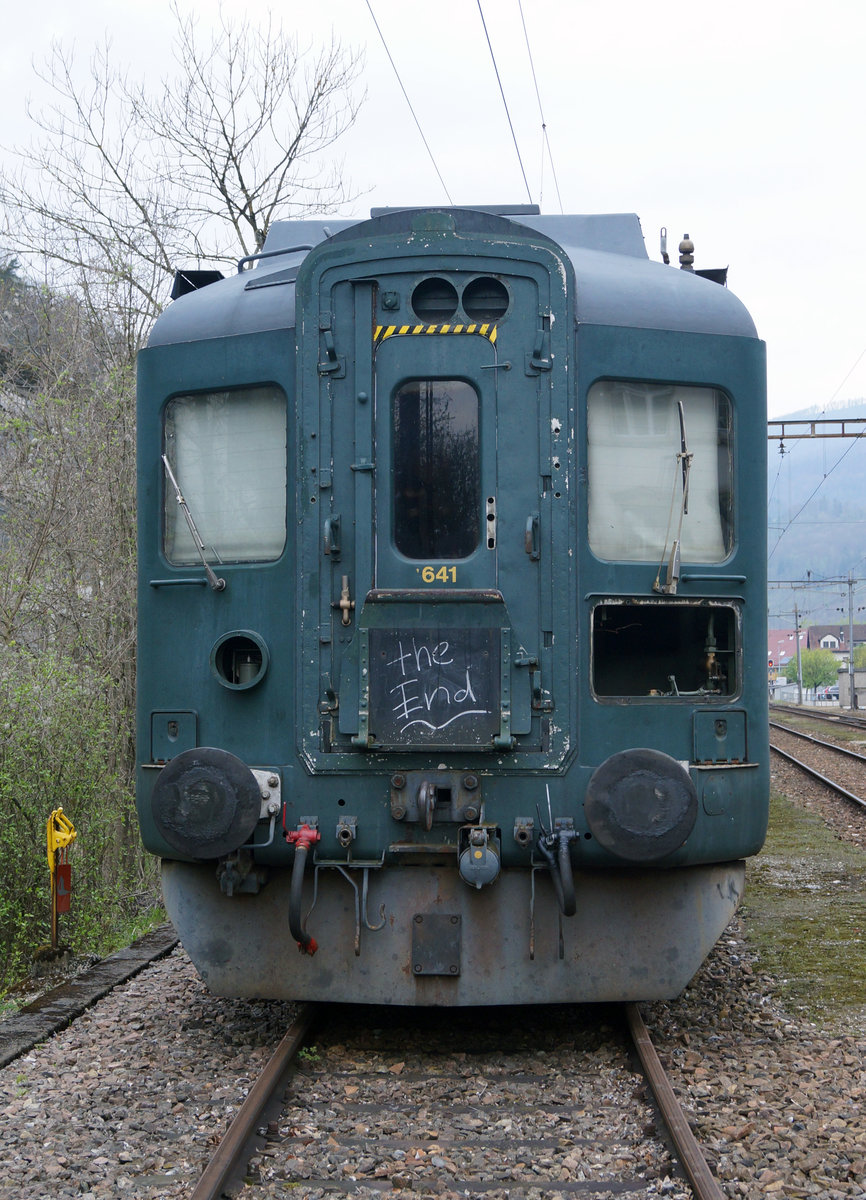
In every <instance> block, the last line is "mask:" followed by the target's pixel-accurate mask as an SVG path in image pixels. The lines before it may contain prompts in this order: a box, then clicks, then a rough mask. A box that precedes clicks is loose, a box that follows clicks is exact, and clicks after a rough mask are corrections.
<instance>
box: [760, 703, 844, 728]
mask: <svg viewBox="0 0 866 1200" xmlns="http://www.w3.org/2000/svg"><path fill="white" fill-rule="evenodd" d="M770 713H771V715H772V714H773V713H778V714H779V715H780V716H782V715H784V716H789V717H799V718H801V719H802V720H809V721H816V722H819V723H821V724H824V725H829V726H833V725H835V726H836V727H837V728H843V729H857V730H866V717H856V716H854V714H853V713H851V712H850V711H848V710H840V709H836V710H835V711H823V710H821V709H819V708H808V707H805V708H804V707H803V706H802V705H798V704H771V705H770Z"/></svg>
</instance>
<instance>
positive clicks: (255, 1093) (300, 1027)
mask: <svg viewBox="0 0 866 1200" xmlns="http://www.w3.org/2000/svg"><path fill="white" fill-rule="evenodd" d="M316 1011H317V1009H316V1006H315V1005H313V1004H304V1005H302V1006H301V1009H300V1011H299V1013H298V1015H297V1017H295V1019H294V1021H293V1022H292V1023H291V1025H290V1026H289V1029H288V1032H287V1033H286V1036H285V1037H284V1038H283V1040H282V1041H281V1042H280V1044H279V1046H277V1048H276V1050H275V1051H274V1053H273V1054H272V1056H271V1058H270V1060H269V1061H268V1064H267V1066H266V1067H265V1069H264V1070H263V1071H262V1073H261V1075H260V1076H259V1077H258V1079H257V1080H256V1082H255V1083H254V1084H253V1086H252V1087H251V1088H250V1090H249V1092H248V1093H247V1097H246V1099H245V1100H244V1102H243V1104H242V1105H241V1107H240V1108H239V1109H238V1113H237V1116H236V1117H235V1119H234V1120H233V1121H232V1123H231V1125H230V1126H229V1127H228V1129H227V1130H226V1132H225V1134H224V1136H223V1138H222V1140H221V1141H220V1144H219V1146H218V1147H217V1149H216V1151H215V1152H214V1154H213V1157H212V1158H211V1160H210V1162H209V1163H208V1164H207V1166H206V1167H205V1169H204V1172H203V1173H202V1176H201V1178H200V1179H199V1181H198V1183H197V1184H196V1186H195V1190H194V1191H193V1193H192V1196H191V1197H190V1200H219V1198H220V1197H221V1196H222V1194H223V1188H224V1186H225V1184H226V1182H227V1181H228V1179H229V1178H230V1176H231V1174H232V1172H233V1171H234V1170H235V1168H236V1167H237V1165H238V1162H239V1160H240V1156H241V1155H242V1154H243V1151H244V1147H245V1146H246V1145H247V1142H248V1141H249V1138H250V1137H251V1135H252V1133H253V1130H254V1129H255V1128H256V1124H257V1122H258V1120H259V1118H260V1117H261V1114H262V1112H263V1110H264V1108H265V1105H266V1104H267V1103H268V1101H269V1100H270V1098H271V1097H272V1096H273V1095H274V1093H275V1092H276V1090H277V1089H278V1088H279V1086H280V1084H281V1083H282V1082H283V1080H284V1079H285V1078H286V1076H287V1075H288V1073H289V1071H290V1069H291V1065H292V1061H293V1059H294V1057H295V1055H296V1054H297V1052H298V1050H299V1049H300V1046H301V1043H302V1042H303V1040H304V1038H305V1037H306V1034H307V1030H308V1029H309V1028H310V1025H311V1023H312V1020H313V1017H314V1015H315V1013H316Z"/></svg>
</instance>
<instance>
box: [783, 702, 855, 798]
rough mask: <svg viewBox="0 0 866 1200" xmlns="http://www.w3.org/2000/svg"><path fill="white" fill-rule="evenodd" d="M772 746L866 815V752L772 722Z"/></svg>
mask: <svg viewBox="0 0 866 1200" xmlns="http://www.w3.org/2000/svg"><path fill="white" fill-rule="evenodd" d="M770 739H771V748H772V749H773V750H774V751H776V753H777V754H781V755H782V756H783V757H784V758H785V759H786V760H787V761H788V762H790V763H792V764H793V765H794V766H795V767H797V768H798V769H799V770H801V771H804V772H805V773H807V774H808V775H810V776H811V777H812V778H813V779H815V780H817V781H818V782H820V783H821V784H822V785H823V786H825V787H828V788H830V789H832V790H833V791H834V792H835V793H837V794H838V795H840V796H842V797H844V798H845V800H846V801H847V802H848V803H850V804H852V805H854V806H855V807H857V808H858V809H859V810H860V811H861V812H862V813H863V814H864V816H866V755H863V754H861V753H860V752H859V751H855V750H852V749H850V748H849V747H846V746H840V745H836V744H834V743H832V742H827V741H824V740H822V739H820V738H816V737H814V736H813V735H811V734H808V733H805V732H803V731H802V730H799V729H791V728H790V727H788V726H785V725H781V724H779V723H777V722H775V721H771V722H770Z"/></svg>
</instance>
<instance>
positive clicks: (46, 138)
mask: <svg viewBox="0 0 866 1200" xmlns="http://www.w3.org/2000/svg"><path fill="white" fill-rule="evenodd" d="M173 13H174V17H175V20H176V22H177V31H176V37H175V44H174V58H175V63H176V69H175V71H174V73H173V75H172V76H171V77H170V78H166V79H164V80H162V81H161V83H160V84H159V86H158V87H157V88H156V89H153V88H151V87H150V86H148V84H146V83H145V82H142V81H136V80H134V79H132V78H130V76H129V75H128V73H127V71H126V70H119V69H118V68H117V67H115V66H114V64H113V62H112V56H111V47H110V45H109V44H108V43H106V44H104V45H103V46H102V47H100V48H99V49H98V50H97V51H96V52H95V53H94V55H93V57H92V58H91V60H90V64H89V71H88V72H87V74H86V76H85V78H84V79H83V80H82V78H81V76H80V73H79V71H78V69H77V66H76V62H75V59H74V56H73V54H72V53H71V52H69V51H68V50H66V49H65V48H64V47H63V46H62V45H60V44H55V45H54V46H53V47H52V50H51V53H50V55H49V57H48V59H47V62H46V63H45V65H44V66H43V67H42V68H41V69H40V70H38V71H37V74H38V75H39V77H40V78H41V79H42V80H43V82H44V83H45V84H46V85H47V86H48V88H49V89H50V90H51V92H52V93H53V99H52V100H51V102H50V103H49V104H48V105H47V106H45V107H43V108H40V109H36V108H34V107H30V108H29V109H28V113H29V116H30V118H31V120H32V122H33V123H34V125H35V128H36V130H37V135H36V138H35V140H34V141H33V143H32V144H31V145H30V146H28V147H27V148H24V149H20V150H18V151H16V152H15V156H16V165H15V166H14V168H13V169H12V170H11V171H0V209H2V212H3V217H4V226H5V228H4V229H3V234H4V236H5V240H6V241H7V242H8V248H9V252H10V253H13V252H14V254H16V255H17V256H19V257H21V258H31V257H41V258H44V259H45V260H46V261H47V262H48V264H49V266H50V272H51V273H50V277H49V278H50V282H51V283H52V285H53V286H55V287H56V286H68V285H70V284H71V285H72V286H74V288H75V289H76V290H77V291H78V293H79V295H80V296H82V297H83V298H84V300H85V302H86V303H87V304H88V305H89V306H90V307H92V308H93V309H94V310H100V311H102V312H105V311H111V312H113V313H114V314H115V321H116V323H118V325H119V326H121V327H122V333H123V341H124V343H125V345H126V346H127V347H128V350H130V351H133V352H134V350H135V349H136V348H137V347H138V345H140V344H141V341H142V340H143V337H144V335H145V333H146V331H147V329H148V327H149V325H150V324H151V322H152V321H153V319H154V317H155V316H156V315H157V314H158V312H159V310H160V307H161V305H162V303H163V301H164V299H165V294H166V287H165V285H166V280H167V278H170V277H171V275H172V274H173V273H174V271H175V269H176V268H178V267H183V266H187V267H189V266H192V265H194V264H195V265H198V264H201V263H202V262H211V263H212V262H215V261H216V262H228V261H231V260H232V259H237V258H238V257H241V256H245V255H247V254H254V253H256V251H258V250H260V249H261V247H262V244H263V242H264V239H265V236H266V234H267V231H268V227H269V225H270V223H271V221H272V220H273V219H274V217H275V216H279V215H282V216H286V217H288V216H298V215H303V214H305V213H308V212H311V211H318V212H327V211H333V210H334V209H335V208H336V207H338V206H339V205H340V204H342V203H344V202H345V201H346V200H347V199H348V194H347V191H346V189H345V186H344V181H343V177H342V171H341V168H340V165H339V164H331V165H330V166H329V167H326V166H325V165H324V156H325V154H326V152H328V151H329V150H330V149H331V148H332V147H333V145H334V143H335V142H336V141H337V140H338V139H339V137H340V136H341V135H342V134H343V133H344V132H345V131H346V129H348V128H349V127H350V126H351V125H352V123H353V122H354V120H355V117H356V115H357V112H358V107H359V103H360V100H359V98H358V97H357V96H356V95H355V94H354V91H353V89H354V88H355V85H356V83H357V79H358V75H359V71H360V65H361V59H360V56H359V55H358V54H357V53H355V52H352V51H348V50H345V49H343V48H342V47H341V45H340V43H339V42H338V41H336V40H335V39H332V40H331V42H330V43H329V44H328V45H326V46H324V47H322V48H320V49H313V48H311V47H306V48H301V47H299V45H298V41H297V38H296V37H294V36H290V35H288V34H286V33H285V32H284V31H283V29H282V28H281V27H280V26H276V27H275V26H274V24H273V23H272V21H270V20H269V21H268V23H267V24H266V25H265V26H263V27H259V26H257V25H253V24H252V23H251V22H250V21H249V20H247V19H244V20H243V21H241V22H239V23H233V22H232V21H230V20H229V19H228V18H226V17H225V16H224V15H222V14H221V16H220V27H219V29H218V30H217V31H216V32H215V33H212V34H210V35H208V36H206V37H202V36H201V35H200V33H199V30H198V27H197V25H196V20H195V18H194V17H193V16H185V15H183V14H181V13H180V11H179V9H178V8H177V6H175V7H174V8H173Z"/></svg>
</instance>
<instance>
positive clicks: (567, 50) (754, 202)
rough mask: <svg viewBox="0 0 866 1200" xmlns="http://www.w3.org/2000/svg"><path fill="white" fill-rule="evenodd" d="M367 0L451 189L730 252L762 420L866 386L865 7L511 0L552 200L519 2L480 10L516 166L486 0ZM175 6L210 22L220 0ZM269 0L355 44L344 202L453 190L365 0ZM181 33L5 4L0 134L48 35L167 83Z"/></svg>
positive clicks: (458, 198)
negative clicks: (106, 41) (602, 215)
mask: <svg viewBox="0 0 866 1200" xmlns="http://www.w3.org/2000/svg"><path fill="white" fill-rule="evenodd" d="M370 4H371V6H372V9H373V12H374V13H375V15H376V18H377V20H378V22H379V26H380V28H381V30H382V33H383V34H384V37H385V39H386V41H387V43H388V48H389V50H390V52H391V55H392V57H393V59H394V61H395V64H396V66H397V69H398V70H399V72H400V76H401V78H402V81H403V84H404V86H405V88H406V90H407V92H408V93H409V97H410V99H411V101H412V104H413V106H414V109H415V112H416V114H417V116H418V118H419V120H420V123H421V126H422V128H423V131H424V135H425V137H426V139H427V142H428V143H429V146H430V148H431V151H432V153H433V156H434V158H435V160H436V167H438V171H439V173H440V174H441V175H442V177H443V179H444V183H445V187H446V188H447V190H448V193H449V194H450V196H451V198H452V200H453V201H454V202H455V203H458V204H471V203H495V202H507V203H524V202H526V201H527V200H528V198H529V197H528V196H527V184H528V191H529V194H530V195H531V199H532V200H533V202H535V203H540V204H541V206H542V211H543V212H547V213H558V212H560V211H564V212H567V213H592V212H636V213H637V214H638V216H639V217H640V219H641V223H642V226H643V231H644V236H645V238H646V243H647V249H648V251H649V253H650V256H651V257H653V258H657V257H658V241H659V229H660V227H661V226H666V227H667V229H668V237H669V243H670V247H671V249H672V251H673V255H672V257H675V252H676V246H677V243H678V242H679V240H680V238H681V237H682V236H683V234H685V233H689V234H690V235H691V237H692V239H693V240H694V242H695V247H696V250H695V265H696V266H698V267H718V266H730V273H729V277H728V283H729V287H730V288H731V290H732V291H734V292H735V293H736V294H737V295H738V296H739V297H740V298H741V299H742V300H743V301H744V302H745V304H746V305H747V307H748V308H749V309H750V311H751V313H752V315H753V317H754V319H755V322H756V324H757V327H758V332H759V334H760V335H761V337H763V338H764V339H765V340H766V342H767V344H768V356H769V395H770V413H771V415H781V414H783V413H788V412H791V411H793V410H796V409H799V408H803V407H806V406H810V405H819V406H824V405H826V404H830V403H833V404H838V403H840V402H843V401H846V400H848V399H853V398H866V302H864V298H863V297H864V288H866V186H864V184H866V154H864V133H863V125H864V114H866V0H824V2H823V3H821V4H815V3H807V2H806V0H726V2H725V3H724V4H709V3H700V2H699V0H698V2H696V0H522V9H523V16H524V18H525V22H526V29H527V33H528V38H529V44H530V48H531V51H532V61H533V62H534V65H535V72H536V78H537V82H538V89H539V91H540V98H541V108H542V111H543V114H544V120H545V122H546V126H547V134H548V139H549V143H550V147H551V150H552V154H553V167H554V169H555V172H556V179H557V181H558V185H559V188H558V190H559V195H557V190H556V187H555V186H554V179H553V174H552V172H551V168H550V163H549V161H545V162H544V164H543V169H542V163H543V156H542V132H541V115H540V112H539V101H538V98H537V96H536V89H535V84H534V82H533V76H532V70H531V65H530V57H529V54H528V52H527V47H526V41H525V39H524V33H523V25H522V23H521V14H520V4H519V3H518V0H482V8H483V12H484V16H485V19H486V22H487V29H488V32H489V35H490V40H491V42H492V46H493V51H494V54H495V56H496V62H497V65H498V68H499V73H500V77H501V80H502V86H503V88H504V91H505V98H506V100H507V103H508V107H509V111H510V114H511V119H512V122H513V125H514V131H515V135H516V139H517V142H518V146H519V149H520V155H521V158H522V163H523V170H521V166H520V161H519V160H518V157H517V153H516V151H515V148H514V143H513V140H512V135H511V132H510V130H509V126H508V121H507V118H506V115H505V109H504V106H503V102H502V99H501V96H500V92H499V86H498V84H497V79H496V75H495V72H494V68H493V63H492V60H491V55H490V51H489V49H488V46H487V41H486V38H485V33H484V28H483V25H482V22H481V18H480V16H479V9H478V2H477V0H438V3H436V4H421V3H413V2H412V0H370ZM180 7H181V9H182V10H183V11H188V10H190V9H193V10H194V11H196V12H197V13H198V14H199V15H200V19H201V23H202V26H207V25H209V24H211V23H212V22H213V21H214V19H215V17H216V13H217V9H218V5H217V3H216V0H199V2H198V3H195V4H190V3H189V2H188V0H180ZM268 7H269V6H268V4H267V3H258V2H257V0H245V2H241V0H225V2H224V4H223V8H224V10H225V12H226V13H229V14H231V13H233V12H237V13H238V15H241V14H243V13H244V12H246V13H248V14H249V15H250V16H252V17H254V16H255V15H256V14H257V13H262V14H264V13H265V12H266V10H267V8H268ZM270 7H271V8H272V9H273V11H274V12H275V13H278V14H280V15H281V16H282V18H283V20H284V22H285V24H286V26H287V27H293V28H296V29H297V31H298V34H299V36H300V37H301V38H302V39H303V38H304V37H306V36H309V37H313V38H316V39H319V38H321V37H322V36H326V35H329V33H330V29H331V27H333V28H334V29H335V31H336V32H337V34H338V35H339V36H340V38H342V39H343V41H344V42H345V43H346V44H348V45H351V46H354V47H358V48H363V49H364V50H365V55H366V69H365V72H364V83H365V86H366V90H367V100H366V103H365V105H364V107H363V109H362V112H361V116H360V119H359V121H358V123H357V125H356V127H355V128H354V129H353V130H352V131H351V133H350V134H349V135H347V136H346V138H345V141H344V143H343V145H342V148H341V157H342V159H343V161H344V166H345V173H346V175H347V176H348V177H349V178H350V179H351V181H352V183H353V184H354V187H355V189H356V190H357V192H358V193H359V199H358V200H357V201H356V202H355V203H354V205H353V206H352V208H351V209H350V210H346V212H345V213H344V214H343V215H346V216H364V215H366V214H367V212H368V210H369V208H370V207H371V206H372V205H388V204H390V205H394V204H423V203H434V204H441V203H447V196H446V194H445V192H444V191H443V187H442V184H441V183H440V181H439V178H438V177H437V173H436V170H435V169H434V167H433V165H432V163H431V161H430V157H429V156H428V153H427V151H426V150H425V148H424V145H423V142H422V141H421V138H420V135H419V134H418V131H417V128H416V126H415V123H414V121H413V119H412V116H411V114H410V112H409V110H408V108H407V105H406V101H405V100H404V98H403V95H402V93H401V91H400V88H399V84H398V82H397V79H396V77H395V75H394V71H393V69H392V67H391V65H390V64H389V62H388V59H387V57H386V55H385V51H384V49H383V47H382V42H381V40H380V38H379V34H378V33H377V31H376V27H375V25H374V23H373V20H372V17H371V15H370V10H369V8H368V5H367V3H366V0H320V2H319V3H317V0H304V2H303V3H301V2H299V0H282V2H281V3H272V4H271V5H270ZM172 28H173V20H172V17H171V13H170V8H169V4H168V2H167V0H123V3H122V4H118V3H117V2H116V0H110V2H109V0H76V2H75V3H74V4H70V3H69V0H63V2H62V3H58V2H55V0H40V3H39V4H38V5H33V7H32V8H30V7H29V6H25V5H18V6H17V8H16V9H15V10H12V11H9V12H8V13H7V15H6V16H5V18H4V32H3V39H2V42H0V72H2V76H0V77H2V79H3V104H2V106H0V146H3V147H8V146H9V145H10V144H14V143H20V142H22V141H26V140H27V138H28V136H29V135H28V126H27V122H26V118H25V114H24V102H25V98H26V97H27V96H30V97H31V98H32V99H33V100H34V101H37V102H38V101H39V99H40V95H41V93H40V87H41V85H40V84H39V81H38V80H37V79H36V77H35V75H34V73H33V66H32V64H33V61H34V60H37V61H38V60H40V59H41V58H43V57H44V55H45V53H46V52H47V50H48V47H49V45H50V43H51V40H52V39H53V38H57V39H60V40H61V41H63V42H64V43H66V44H67V45H72V44H73V43H74V45H75V48H76V54H77V55H79V56H80V57H81V58H82V60H86V59H87V57H88V56H89V53H90V50H91V48H92V47H93V46H94V44H95V43H96V42H98V41H100V40H102V39H103V38H104V36H105V33H106V31H108V33H109V34H110V35H111V37H112V41H113V47H114V54H115V58H116V61H118V62H119V61H128V62H129V63H130V64H131V66H130V70H131V72H132V73H133V74H135V73H141V74H145V75H152V76H153V77H154V78H158V77H159V76H160V75H161V74H162V73H163V72H164V71H165V70H166V68H167V67H169V66H170V51H169V48H168V47H169V43H170V39H171V31H172ZM0 154H5V151H4V150H0ZM524 172H525V175H526V180H527V183H524V178H523V174H524ZM560 199H561V207H560Z"/></svg>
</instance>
